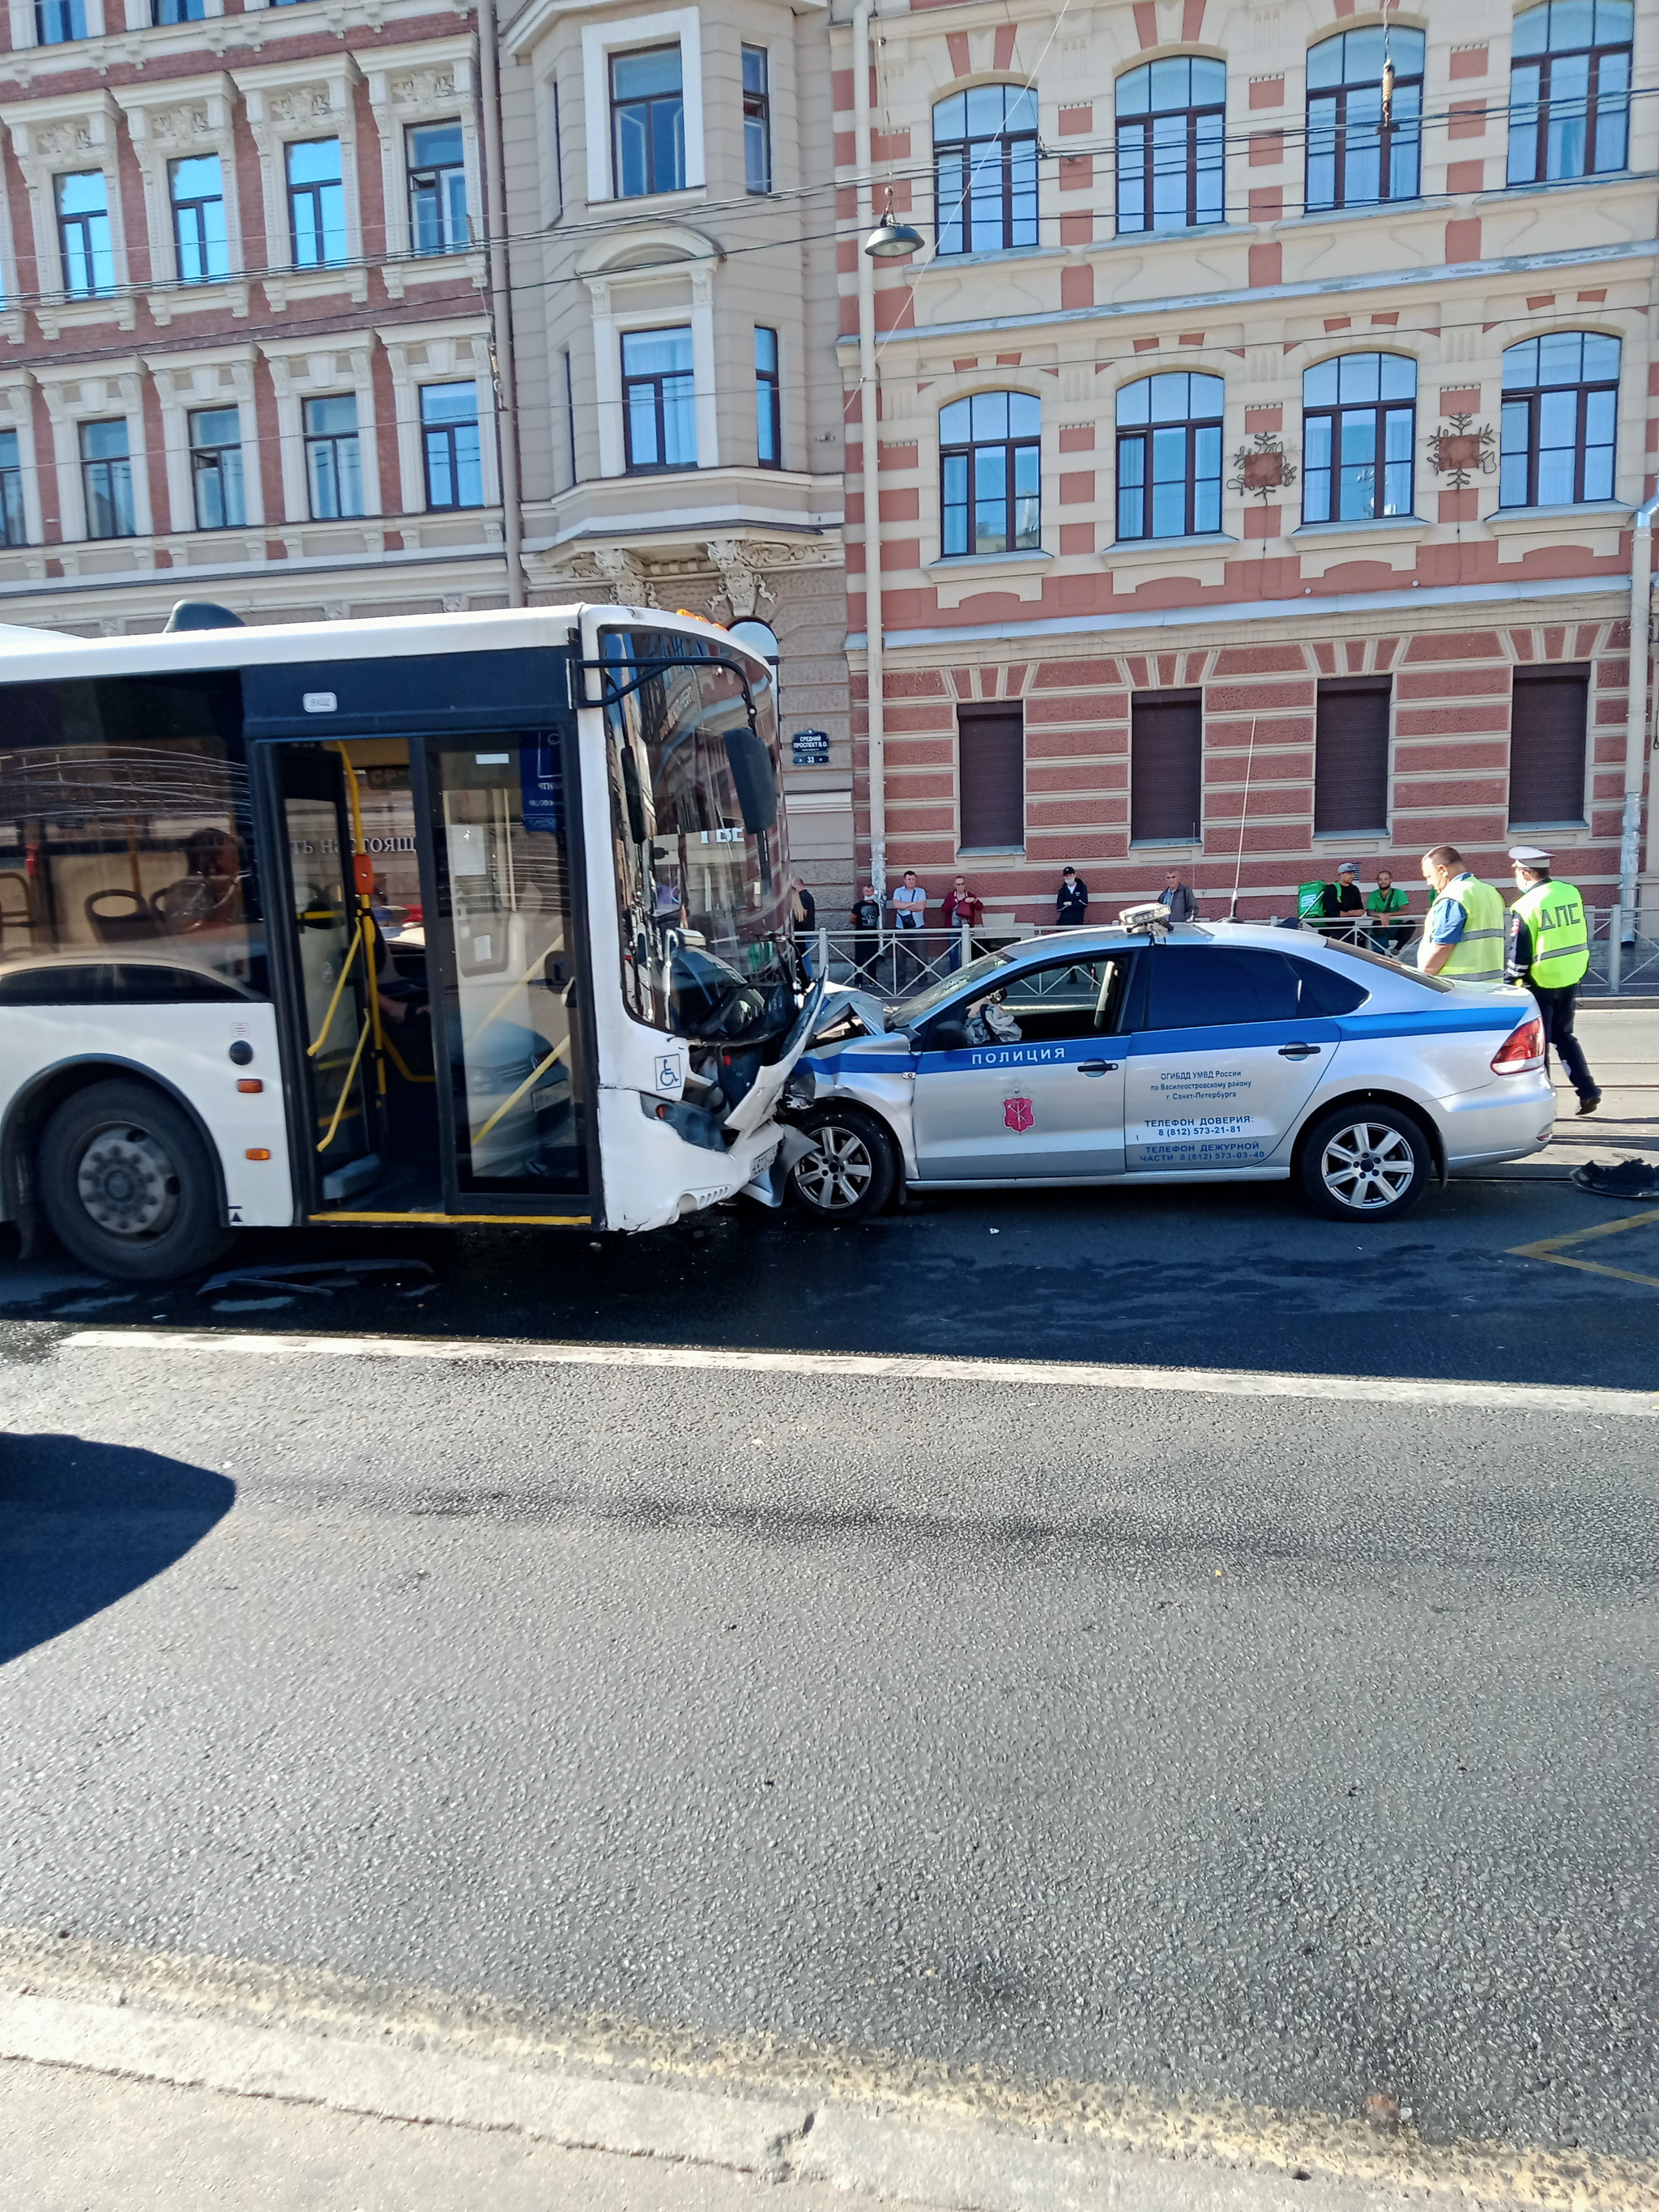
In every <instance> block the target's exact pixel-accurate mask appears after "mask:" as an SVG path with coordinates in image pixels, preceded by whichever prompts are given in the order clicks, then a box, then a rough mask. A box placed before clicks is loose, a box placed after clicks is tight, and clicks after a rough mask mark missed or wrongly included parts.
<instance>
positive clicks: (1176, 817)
mask: <svg viewBox="0 0 1659 2212" xmlns="http://www.w3.org/2000/svg"><path fill="white" fill-rule="evenodd" d="M1203 819H1204V695H1203V693H1202V692H1201V691H1143V692H1140V693H1139V694H1138V695H1137V696H1136V697H1135V699H1134V701H1133V704H1132V706H1131V708H1130V738H1129V836H1130V840H1131V842H1133V843H1135V844H1138V845H1139V844H1146V843H1157V842H1163V843H1169V842H1171V841H1173V840H1175V839H1177V838H1179V839H1183V840H1185V841H1186V842H1188V843H1191V844H1196V843H1197V842H1198V841H1199V838H1200V836H1201V834H1202V832H1201V828H1200V825H1201V823H1202V822H1203Z"/></svg>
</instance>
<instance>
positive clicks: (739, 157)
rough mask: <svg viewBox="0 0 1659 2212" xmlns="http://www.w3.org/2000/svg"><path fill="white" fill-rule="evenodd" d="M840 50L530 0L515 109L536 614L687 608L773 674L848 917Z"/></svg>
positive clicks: (560, 0) (796, 847)
mask: <svg viewBox="0 0 1659 2212" xmlns="http://www.w3.org/2000/svg"><path fill="white" fill-rule="evenodd" d="M828 81H829V28H828V24H827V21H826V14H825V10H824V9H823V7H822V6H821V5H819V4H817V0H805V4H802V3H801V0H795V4H791V0H723V4H722V5H721V6H720V7H719V8H710V7H707V6H704V7H697V6H690V7H669V8H662V9H652V8H649V7H648V6H647V7H643V8H642V6H641V0H620V4H613V5H611V6H593V5H591V4H579V5H572V4H570V0H526V4H525V5H524V6H522V7H521V8H520V9H518V11H517V12H516V13H514V14H512V15H509V16H508V17H507V19H506V20H505V23H504V29H503V36H502V78H501V87H502V92H501V97H502V109H503V116H504V121H505V128H506V143H507V160H506V163H505V168H506V173H507V180H508V191H509V199H508V216H507V231H508V236H509V239H510V241H511V266H512V286H513V331H514V340H515V354H516V369H515V374H516V377H517V381H518V386H519V390H520V395H521V415H520V451H521V453H522V466H523V478H524V501H525V525H524V527H525V568H526V578H527V581H528V586H529V589H530V592H531V596H532V598H533V599H536V600H538V601H541V602H544V603H552V602H556V601H557V600H559V599H568V598H570V597H573V596H577V597H582V598H587V599H592V598H595V597H609V598H616V599H623V600H624V601H628V602H629V603H633V604H644V605H654V606H662V607H668V608H675V607H684V608H688V609H690V611H692V612H693V613H696V614H702V615H708V616H710V617H713V618H714V620H716V621H718V622H720V623H726V624H728V625H731V626H733V627H735V628H737V629H738V634H739V635H742V636H743V637H744V640H745V641H746V642H749V643H750V644H753V645H756V646H757V647H759V649H760V650H762V651H763V652H764V653H767V654H768V655H769V657H771V658H775V660H776V663H777V667H778V675H779V687H780V697H781V704H782V709H783V727H784V733H785V738H786V758H787V760H788V761H789V762H790V763H791V765H790V767H789V769H788V779H789V782H790V786H791V788H790V793H789V797H790V806H791V838H792V849H793V854H794V856H795V858H796V860H797V861H798V862H799V865H800V866H801V869H802V872H803V873H804V874H805V875H806V876H807V877H808V878H809V880H811V881H812V882H814V883H816V884H817V886H818V888H819V890H820V892H821V894H822V895H823V896H825V898H826V899H827V901H828V902H829V905H830V906H831V908H834V907H835V906H836V905H838V904H839V905H844V904H845V903H846V902H847V901H848V898H849V897H850V896H851V888H852V887H851V876H852V866H853V824H852V763H851V753H850V746H849V737H848V671H847V659H846V620H847V599H846V577H845V570H844V567H843V561H842V421H841V410H842V386H841V376H840V372H839V369H838V368H837V366H836V273H835V250H836V249H835V240H834V239H833V237H832V236H831V235H829V233H830V232H831V231H832V230H833V228H834V213H833V210H834V198H835V189H834V179H833V175H832V164H833V158H834V149H833V145H832V140H831V129H830V124H831V118H830V114H829V100H828V96H827V86H828ZM797 757H799V758H800V759H801V760H802V761H803V763H804V765H803V766H802V767H801V768H799V769H796V768H795V767H794V766H793V762H794V760H795V759H796V758H797Z"/></svg>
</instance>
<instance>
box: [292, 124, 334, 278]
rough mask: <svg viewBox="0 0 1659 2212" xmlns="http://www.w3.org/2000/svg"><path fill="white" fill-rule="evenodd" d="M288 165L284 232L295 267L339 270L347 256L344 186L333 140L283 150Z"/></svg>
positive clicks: (309, 140) (311, 141)
mask: <svg viewBox="0 0 1659 2212" xmlns="http://www.w3.org/2000/svg"><path fill="white" fill-rule="evenodd" d="M283 158H284V160H285V161H286V162H287V164H288V230H289V241H290V243H291V245H292V246H293V249H294V265H295V268H296V269H337V268H338V267H339V266H340V264H342V263H343V261H344V259H345V258H346V228H345V185H344V184H343V181H342V179H341V170H340V142H339V140H338V139H337V138H304V139H301V140H300V141H299V142H298V143H296V144H294V145H289V146H285V147H284V148H283Z"/></svg>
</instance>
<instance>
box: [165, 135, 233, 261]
mask: <svg viewBox="0 0 1659 2212" xmlns="http://www.w3.org/2000/svg"><path fill="white" fill-rule="evenodd" d="M167 196H168V197H169V198H170V199H171V201H172V203H173V247H174V250H175V251H176V252H177V254H178V257H179V283H181V284H207V283H212V282H213V280H214V279H215V278H216V277H221V276H229V274H230V248H229V246H228V244H227V242H226V237H225V180H224V174H223V172H222V169H221V168H220V166H219V156H218V155H216V154H193V155H191V156H190V157H189V159H188V160H186V161H169V162H168V163H167Z"/></svg>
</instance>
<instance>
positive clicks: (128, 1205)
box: [37, 1082, 232, 1283]
mask: <svg viewBox="0 0 1659 2212" xmlns="http://www.w3.org/2000/svg"><path fill="white" fill-rule="evenodd" d="M37 1162H38V1166H39V1170H40V1204H41V1206H42V1207H43V1208H44V1209H45V1212H46V1219H47V1220H48V1221H49V1222H50V1223H51V1224H52V1231H53V1233H54V1235H55V1236H56V1237H57V1238H58V1243H60V1244H62V1245H63V1247H64V1249H65V1251H67V1252H68V1253H70V1255H71V1256H72V1257H74V1258H75V1259H76V1260H79V1261H82V1264H83V1265H84V1266H86V1267H95V1268H96V1269H97V1270H98V1272H99V1273H100V1274H103V1275H115V1276H118V1277H119V1278H121V1279H124V1280H125V1281H128V1282H135V1283H159V1282H167V1281H168V1280H169V1279H172V1278H173V1277H174V1276H176V1275H188V1274H191V1273H194V1271H195V1270H196V1269H197V1268H198V1267H210V1266H211V1264H212V1263H213V1261H215V1260H216V1259H218V1258H219V1256H220V1255H221V1254H222V1253H223V1252H225V1251H226V1250H228V1248H229V1246H230V1243H231V1242H232V1238H231V1234H230V1232H229V1231H228V1230H226V1229H225V1228H223V1227H222V1225H221V1224H220V1220H219V1206H218V1199H217V1194H216V1189H215V1186H214V1177H213V1169H212V1164H211V1163H210V1160H209V1158H208V1155H207V1148H206V1146H204V1144H203V1142H202V1139H201V1138H200V1137H199V1136H198V1135H197V1133H196V1131H195V1129H194V1128H193V1127H191V1122H190V1120H189V1118H188V1116H187V1115H185V1114H184V1113H183V1112H182V1111H181V1110H180V1109H179V1107H177V1106H175V1105H174V1104H173V1102H172V1100H171V1099H169V1098H167V1097H163V1095H162V1094H161V1091H156V1090H155V1089H153V1088H152V1087H151V1086H150V1085H149V1084H147V1083H120V1082H116V1083H94V1084H91V1085H88V1088H87V1089H86V1090H84V1091H76V1093H75V1095H74V1096H73V1097H70V1098H66V1099H65V1100H64V1103H63V1104H62V1105H61V1106H59V1107H58V1109H57V1111H56V1112H55V1113H54V1114H53V1115H52V1118H51V1120H50V1121H48V1122H47V1123H46V1133H45V1134H44V1135H43V1136H42V1138H41V1139H40V1152H39V1153H38V1154H37Z"/></svg>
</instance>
